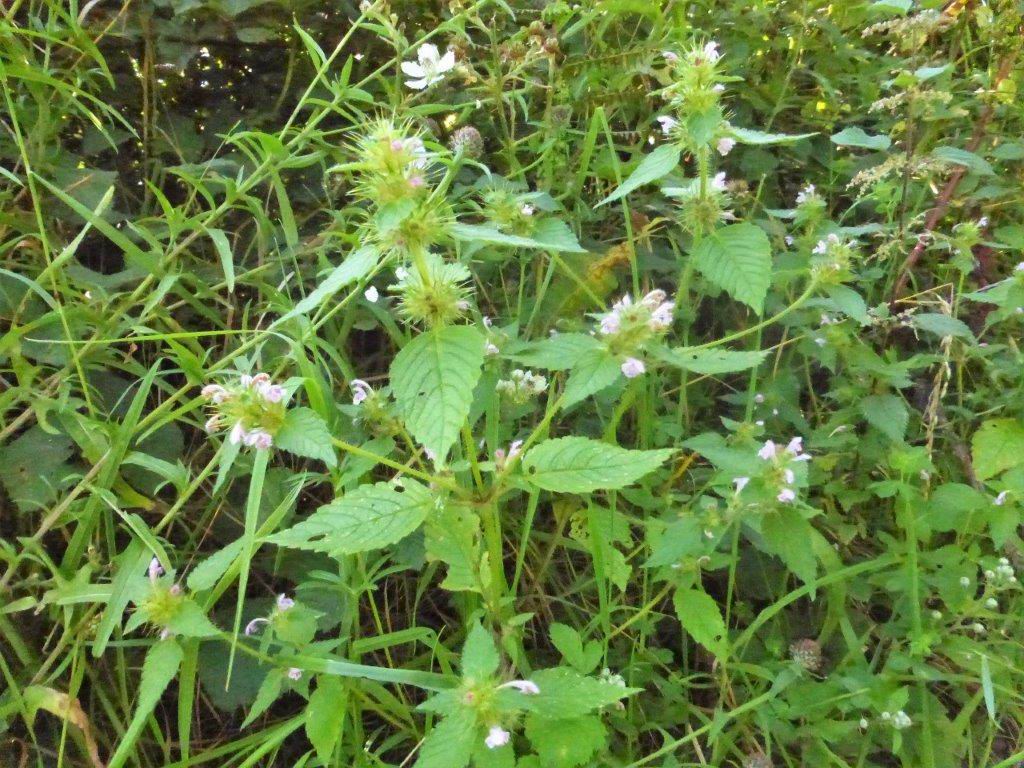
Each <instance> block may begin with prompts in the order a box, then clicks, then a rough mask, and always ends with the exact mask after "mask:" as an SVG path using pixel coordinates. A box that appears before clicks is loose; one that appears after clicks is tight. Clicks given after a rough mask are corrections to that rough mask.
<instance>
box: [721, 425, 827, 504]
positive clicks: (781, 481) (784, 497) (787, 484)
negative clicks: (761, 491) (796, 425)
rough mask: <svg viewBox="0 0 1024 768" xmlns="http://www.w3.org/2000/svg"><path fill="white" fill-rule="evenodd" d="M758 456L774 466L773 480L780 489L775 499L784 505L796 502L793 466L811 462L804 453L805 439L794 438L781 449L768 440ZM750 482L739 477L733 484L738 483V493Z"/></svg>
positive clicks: (809, 457) (808, 455)
mask: <svg viewBox="0 0 1024 768" xmlns="http://www.w3.org/2000/svg"><path fill="white" fill-rule="evenodd" d="M757 455H758V457H759V458H761V459H763V460H764V461H768V462H771V464H772V475H773V477H772V478H771V479H772V480H773V481H774V484H775V486H776V487H777V489H778V493H777V494H776V496H775V498H776V499H777V500H778V501H781V502H782V503H783V504H789V503H791V502H793V501H795V500H796V489H795V487H794V484H795V483H796V473H795V472H794V471H793V467H792V464H793V462H797V461H810V460H811V456H810V454H807V453H804V448H803V438H802V437H794V438H793V439H792V440H790V441H789V443H787V444H786V447H785V448H780V447H779V446H778V445H776V444H775V442H774V441H772V440H767V441H766V442H765V444H764V445H762V446H761V449H760V450H759V451H758V452H757ZM749 481H750V478H749V477H738V478H736V479H735V480H734V481H733V482H735V483H736V486H737V488H736V489H737V491H741V490H743V488H744V487H745V486H746V484H747V483H748V482H749Z"/></svg>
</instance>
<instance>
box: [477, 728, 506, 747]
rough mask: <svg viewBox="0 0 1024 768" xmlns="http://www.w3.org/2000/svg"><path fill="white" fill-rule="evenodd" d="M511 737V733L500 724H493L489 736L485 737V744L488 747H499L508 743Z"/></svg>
mask: <svg viewBox="0 0 1024 768" xmlns="http://www.w3.org/2000/svg"><path fill="white" fill-rule="evenodd" d="M511 739H512V734H511V733H509V732H508V731H506V730H505V729H504V728H502V727H501V726H500V725H492V726H491V729H490V730H489V731H488V732H487V738H486V739H484V744H486V745H487V748H488V749H497V748H498V747H503V746H505V745H506V744H508V743H509V741H510V740H511Z"/></svg>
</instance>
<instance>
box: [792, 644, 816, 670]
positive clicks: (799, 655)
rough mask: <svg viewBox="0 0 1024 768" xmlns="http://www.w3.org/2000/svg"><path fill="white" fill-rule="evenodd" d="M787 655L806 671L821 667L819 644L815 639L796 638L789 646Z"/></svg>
mask: <svg viewBox="0 0 1024 768" xmlns="http://www.w3.org/2000/svg"><path fill="white" fill-rule="evenodd" d="M789 656H790V658H791V659H793V661H795V662H796V663H797V664H799V665H800V666H801V667H802V668H804V669H806V670H807V671H808V672H817V671H818V670H820V669H821V663H822V656H821V645H820V644H819V643H818V641H817V640H813V639H811V638H804V639H803V640H797V641H796V642H795V643H793V644H792V645H790V646H789Z"/></svg>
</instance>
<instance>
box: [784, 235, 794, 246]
mask: <svg viewBox="0 0 1024 768" xmlns="http://www.w3.org/2000/svg"><path fill="white" fill-rule="evenodd" d="M782 239H783V240H785V241H786V245H792V244H793V236H792V235H786V236H785V237H784V238H782Z"/></svg>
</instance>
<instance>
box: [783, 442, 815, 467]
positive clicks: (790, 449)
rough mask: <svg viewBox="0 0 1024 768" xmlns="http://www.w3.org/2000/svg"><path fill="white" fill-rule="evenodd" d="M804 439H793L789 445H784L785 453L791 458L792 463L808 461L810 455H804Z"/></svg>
mask: <svg viewBox="0 0 1024 768" xmlns="http://www.w3.org/2000/svg"><path fill="white" fill-rule="evenodd" d="M803 450H804V439H803V438H802V437H794V438H793V439H792V440H790V441H789V443H787V444H786V453H788V454H789V455H790V456H792V457H793V461H810V460H811V455H810V454H809V453H804V452H803Z"/></svg>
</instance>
